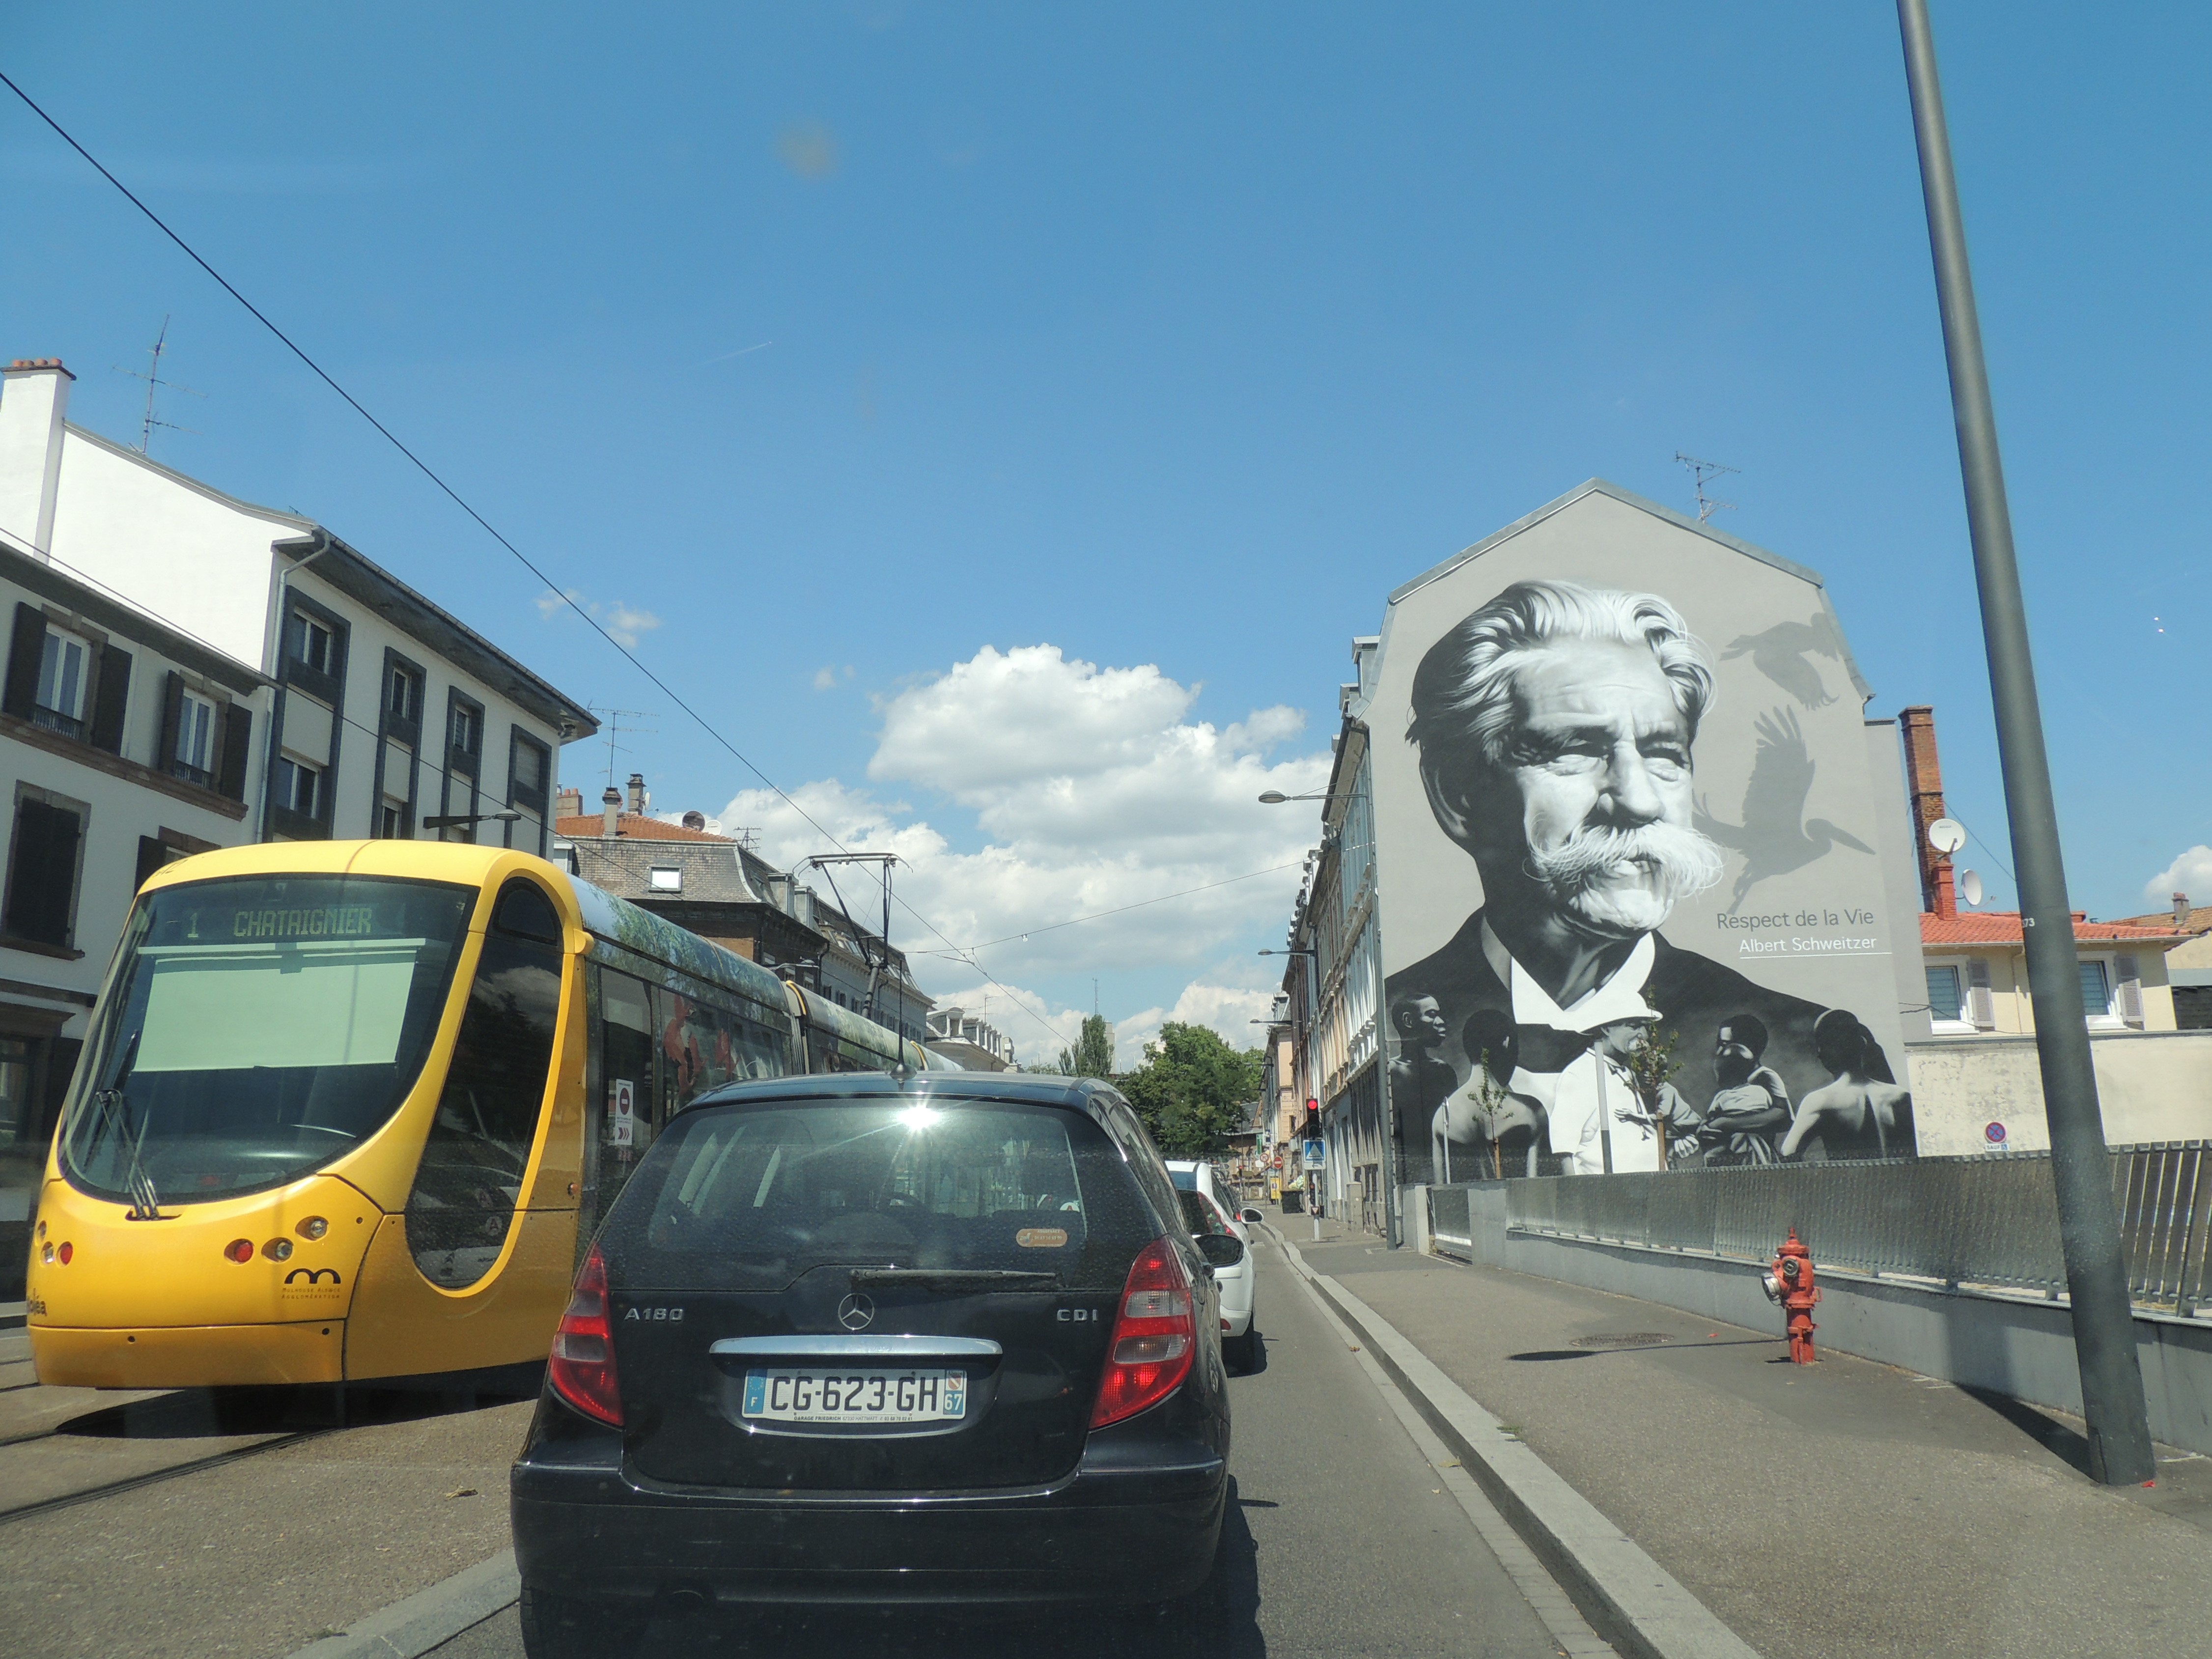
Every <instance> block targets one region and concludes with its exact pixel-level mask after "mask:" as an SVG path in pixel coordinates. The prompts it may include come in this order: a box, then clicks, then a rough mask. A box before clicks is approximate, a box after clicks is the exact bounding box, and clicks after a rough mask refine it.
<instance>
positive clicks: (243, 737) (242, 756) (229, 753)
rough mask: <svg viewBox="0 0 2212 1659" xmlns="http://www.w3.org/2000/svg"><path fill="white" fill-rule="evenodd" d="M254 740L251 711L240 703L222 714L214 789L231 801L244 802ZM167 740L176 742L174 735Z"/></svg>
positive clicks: (228, 704) (225, 706)
mask: <svg viewBox="0 0 2212 1659" xmlns="http://www.w3.org/2000/svg"><path fill="white" fill-rule="evenodd" d="M252 738H253V711H252V709H251V708H247V707H246V705H245V704H244V703H242V702H234V703H227V704H225V705H224V707H223V711H222V739H221V742H222V755H221V756H220V757H218V758H217V760H216V780H215V787H216V788H217V789H219V790H221V791H222V793H224V794H226V795H228V796H229V797H230V798H231V799H233V800H244V799H246V750H247V749H248V748H249V747H250V746H251V745H252ZM170 741H171V742H172V743H174V742H175V741H176V738H175V736H174V734H172V735H171V737H170Z"/></svg>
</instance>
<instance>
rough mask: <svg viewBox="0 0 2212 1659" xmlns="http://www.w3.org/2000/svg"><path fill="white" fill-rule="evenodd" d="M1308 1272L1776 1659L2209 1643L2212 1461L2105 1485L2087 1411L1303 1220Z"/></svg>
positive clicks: (2178, 1456)
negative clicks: (1793, 1351) (2036, 1405)
mask: <svg viewBox="0 0 2212 1659" xmlns="http://www.w3.org/2000/svg"><path fill="white" fill-rule="evenodd" d="M1271 1220H1273V1221H1274V1224H1275V1225H1276V1226H1277V1227H1278V1229H1279V1232H1280V1235H1281V1237H1283V1238H1284V1239H1285V1241H1286V1242H1287V1243H1289V1244H1290V1245H1291V1247H1292V1249H1294V1251H1295V1252H1296V1253H1297V1255H1298V1256H1299V1257H1300V1258H1301V1259H1302V1260H1303V1261H1304V1263H1305V1265H1306V1267H1308V1268H1309V1269H1310V1271H1311V1272H1312V1273H1316V1274H1319V1275H1322V1276H1324V1278H1325V1279H1326V1280H1327V1281H1328V1283H1327V1284H1325V1285H1324V1286H1323V1288H1324V1290H1327V1289H1329V1288H1332V1287H1334V1289H1336V1290H1337V1291H1339V1292H1340V1293H1348V1295H1349V1296H1350V1297H1356V1298H1357V1299H1358V1302H1359V1303H1362V1304H1364V1305H1365V1306H1366V1308H1368V1309H1369V1310H1372V1312H1373V1314H1374V1315H1376V1316H1380V1317H1381V1318H1382V1319H1383V1320H1384V1321H1386V1322H1388V1323H1389V1325H1390V1326H1392V1327H1394V1328H1395V1330H1396V1331H1397V1332H1398V1333H1399V1334H1400V1335H1401V1336H1402V1337H1404V1338H1405V1339H1406V1340H1408V1341H1409V1342H1411V1343H1412V1344H1413V1346H1414V1347H1415V1348H1417V1349H1418V1350H1419V1352H1421V1353H1422V1354H1424V1355H1425V1356H1426V1357H1427V1358H1428V1359H1429V1360H1430V1361H1431V1363H1432V1364H1434V1365H1435V1366H1436V1367H1437V1369H1438V1370H1441V1371H1442V1372H1443V1374H1444V1375H1445V1376H1448V1377H1449V1379H1450V1380H1451V1381H1452V1382H1453V1383H1456V1384H1457V1385H1458V1386H1459V1387H1460V1388H1461V1389H1464V1390H1465V1391H1466V1393H1467V1394H1468V1395H1471V1396H1473V1398H1474V1400H1475V1401H1478V1402H1480V1405H1481V1406H1483V1407H1486V1409H1487V1410H1489V1411H1490V1412H1492V1413H1494V1414H1496V1415H1497V1416H1498V1417H1499V1418H1501V1419H1504V1422H1505V1423H1506V1424H1509V1425H1512V1426H1513V1428H1514V1431H1516V1433H1517V1435H1518V1437H1519V1438H1520V1439H1521V1440H1522V1442H1524V1443H1526V1444H1527V1445H1528V1447H1529V1448H1530V1449H1533V1450H1534V1451H1535V1452H1536V1453H1537V1455H1539V1456H1540V1457H1541V1459H1542V1460H1543V1461H1544V1462H1546V1463H1547V1464H1548V1465H1549V1466H1550V1467H1551V1468H1553V1470H1555V1471H1556V1472H1557V1473H1558V1474H1559V1475H1560V1476H1562V1477H1563V1478H1565V1480H1566V1481H1567V1482H1568V1483H1569V1484H1570V1485H1571V1486H1573V1487H1575V1488H1576V1489H1577V1491H1579V1492H1581V1493H1582V1494H1583V1497H1585V1498H1588V1499H1589V1501H1590V1502H1591V1503H1592V1504H1595V1505H1596V1507H1597V1508H1598V1509H1599V1510H1601V1511H1602V1512H1603V1514H1604V1515H1605V1516H1606V1517H1607V1519H1608V1520H1610V1521H1611V1522H1613V1523H1614V1524H1615V1525H1616V1526H1618V1527H1620V1528H1621V1529H1622V1530H1623V1531H1624V1532H1626V1534H1628V1536H1629V1537H1630V1538H1632V1539H1633V1540H1634V1541H1636V1542H1637V1543H1638V1544H1639V1545H1641V1546H1642V1547H1643V1548H1644V1550H1645V1551H1646V1552H1647V1553H1649V1554H1650V1556H1651V1557H1652V1558H1653V1559H1655V1560H1656V1562H1657V1563H1658V1564H1659V1565H1661V1566H1662V1567H1663V1568H1664V1569H1666V1571H1668V1572H1669V1573H1671V1574H1672V1575H1674V1577H1675V1578H1677V1579H1678V1580H1680V1583H1682V1584H1683V1586H1684V1587H1686V1589H1688V1590H1689V1591H1690V1593H1691V1594H1692V1595H1694V1596H1696V1597H1697V1598H1698V1599H1699V1601H1702V1602H1703V1603H1704V1604H1705V1607H1708V1608H1710V1609H1711V1611H1712V1613H1715V1614H1717V1616H1718V1617H1719V1618H1720V1619H1721V1620H1723V1622H1725V1623H1726V1624H1727V1625H1728V1626H1729V1627H1730V1628H1731V1629H1733V1630H1734V1631H1735V1632H1736V1634H1737V1635H1739V1636H1741V1637H1742V1638H1744V1640H1745V1641H1747V1642H1748V1643H1749V1644H1751V1645H1752V1646H1753V1647H1754V1648H1756V1649H1758V1650H1759V1651H1760V1652H1761V1653H1762V1654H1765V1655H1767V1656H1769V1659H1861V1656H1872V1655H1877V1654H1878V1655H1885V1656H1887V1655H1899V1654H1911V1655H1915V1656H1919V1655H1985V1654H1986V1655H2002V1656H2006V1659H2014V1656H2018V1659H2044V1656H2049V1659H2062V1656H2063V1659H2087V1656H2102V1655H2112V1656H2121V1655H2125V1656H2129V1659H2143V1656H2153V1655H2166V1654H2172V1655H2176V1656H2181V1655H2191V1656H2193V1655H2197V1654H2201V1653H2203V1652H2205V1651H2206V1650H2208V1646H2212V1636H2208V1634H2207V1617H2206V1614H2207V1606H2206V1599H2205V1598H2206V1595H2207V1592H2208V1589H2212V1459H2206V1458H2203V1457H2197V1456H2195V1455H2191V1454H2188V1453H2179V1452H2175V1451H2173V1450H2172V1449H2171V1448H2165V1447H2161V1448H2160V1466H2159V1482H2158V1485H2157V1486H2156V1487H2155V1488H2154V1489H2152V1490H2141V1489H2133V1488H2130V1489H2126V1490H2114V1489H2111V1488H2105V1487H2099V1486H2092V1485H2090V1484H2089V1482H2088V1481H2087V1480H2086V1479H2085V1478H2084V1477H2083V1476H2082V1475H2081V1474H2080V1473H2078V1472H2077V1469H2076V1468H2075V1463H2076V1462H2079V1460H2080V1455H2081V1437H2080V1433H2079V1429H2080V1425H2079V1422H2078V1420H2075V1421H2069V1420H2068V1419H2064V1418H2063V1417H2060V1416H2058V1415H2057V1414H2055V1413H2046V1412H2043V1411H2039V1410H2035V1409H2033V1408H2029V1407H2021V1406H2019V1405H2016V1404H2015V1403H2013V1402H2010V1401H2001V1400H1994V1399H1991V1400H1984V1399H1982V1398H1979V1397H1978V1396H1976V1395H1970V1394H1967V1393H1966V1392H1964V1391H1962V1390H1960V1389H1956V1388H1953V1387H1951V1386H1950V1385H1948V1384H1946V1383H1935V1382H1932V1381H1930V1380H1929V1379H1927V1378H1924V1377H1920V1376H1915V1375H1913V1374H1912V1373H1911V1372H1907V1371H1902V1370H1894V1369H1893V1368H1891V1367H1888V1366H1884V1365H1878V1364H1872V1363H1869V1362H1868V1361H1864V1360H1859V1359H1854V1358H1848V1357H1844V1356H1837V1357H1834V1358H1826V1359H1823V1360H1822V1361H1821V1362H1820V1364H1817V1365H1813V1366H1794V1365H1791V1364H1789V1363H1788V1361H1787V1358H1786V1357H1785V1356H1786V1353H1787V1348H1786V1345H1785V1344H1784V1343H1783V1342H1782V1341H1781V1340H1780V1339H1779V1337H1778V1335H1777V1334H1776V1333H1777V1332H1778V1331H1779V1329H1780V1319H1779V1316H1777V1321H1776V1325H1775V1329H1774V1331H1747V1330H1741V1329H1737V1328H1734V1327H1728V1326H1722V1327H1716V1326H1713V1325H1711V1324H1710V1323H1707V1322H1702V1321H1699V1320H1697V1319H1695V1318H1693V1317H1692V1316H1689V1315H1686V1314H1681V1313H1678V1312H1675V1311H1674V1310H1672V1309H1668V1308H1662V1307H1659V1306H1656V1305H1655V1304H1650V1303H1644V1302H1638V1301H1636V1300H1633V1299H1632V1298H1629V1297H1619V1296H1609V1295H1607V1294H1605V1293H1603V1292H1601V1291H1589V1290H1584V1289H1583V1288H1581V1287H1579V1286H1576V1285H1564V1284H1559V1283H1556V1282H1554V1281H1552V1280H1548V1279H1531V1278H1526V1277H1523V1276H1522V1275H1519V1274H1516V1273H1506V1272H1504V1271H1501V1270H1498V1269H1495V1268H1486V1267H1463V1266H1461V1265H1458V1264H1456V1263H1452V1262H1448V1261H1443V1260H1440V1259H1438V1258H1436V1257H1427V1256H1419V1255H1414V1254H1413V1253H1412V1252H1410V1251H1407V1250H1395V1251H1393V1250H1389V1249H1384V1248H1383V1244H1382V1241H1381V1240H1379V1239H1376V1238H1374V1237H1371V1236H1370V1235H1366V1234H1361V1233H1356V1232H1355V1233H1352V1234H1351V1235H1350V1236H1349V1237H1347V1236H1346V1231H1345V1229H1343V1228H1342V1227H1341V1226H1340V1225H1337V1224H1335V1223H1334V1222H1333V1221H1327V1220H1325V1221H1324V1222H1323V1224H1322V1239H1323V1242H1322V1243H1321V1244H1320V1245H1318V1246H1316V1244H1314V1243H1312V1242H1311V1239H1312V1222H1311V1219H1310V1218H1308V1217H1304V1216H1283V1217H1280V1218H1271Z"/></svg>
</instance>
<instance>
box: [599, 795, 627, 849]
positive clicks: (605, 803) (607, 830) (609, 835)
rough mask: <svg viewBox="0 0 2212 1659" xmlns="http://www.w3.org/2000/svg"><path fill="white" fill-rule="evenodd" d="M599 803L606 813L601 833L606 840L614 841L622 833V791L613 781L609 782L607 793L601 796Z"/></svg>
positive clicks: (600, 829)
mask: <svg viewBox="0 0 2212 1659" xmlns="http://www.w3.org/2000/svg"><path fill="white" fill-rule="evenodd" d="M599 804H600V805H601V807H602V808H604V809H605V813H606V817H605V820H604V821H603V822H602V823H601V825H600V828H599V834H600V835H601V836H603V837H605V839H606V840H608V841H612V840H613V839H614V838H615V837H616V836H619V835H620V834H622V791H621V790H619V789H617V788H616V787H614V785H612V784H609V785H608V786H607V792H606V793H605V794H604V795H601V796H600V797H599Z"/></svg>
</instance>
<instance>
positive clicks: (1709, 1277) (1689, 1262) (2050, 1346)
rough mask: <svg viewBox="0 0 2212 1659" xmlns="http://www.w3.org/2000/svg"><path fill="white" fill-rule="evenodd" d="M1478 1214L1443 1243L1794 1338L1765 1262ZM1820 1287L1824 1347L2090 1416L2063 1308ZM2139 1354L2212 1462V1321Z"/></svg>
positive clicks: (1840, 1280) (2158, 1322)
mask: <svg viewBox="0 0 2212 1659" xmlns="http://www.w3.org/2000/svg"><path fill="white" fill-rule="evenodd" d="M1427 1199H1428V1190H1427V1188H1418V1187H1417V1188H1407V1189H1406V1214H1407V1218H1408V1223H1409V1226H1408V1231H1409V1233H1410V1231H1411V1225H1410V1224H1411V1221H1412V1218H1413V1217H1414V1216H1415V1215H1417V1214H1418V1215H1420V1216H1422V1217H1424V1218H1425V1216H1426V1214H1427V1211H1428V1203H1427ZM1468 1221H1469V1224H1470V1225H1469V1228H1468V1233H1469V1236H1470V1239H1471V1243H1468V1245H1465V1246H1462V1245H1459V1244H1456V1243H1447V1242H1443V1241H1435V1242H1432V1243H1431V1245H1430V1248H1431V1249H1432V1250H1433V1251H1435V1252H1437V1253H1439V1254H1444V1255H1453V1256H1457V1257H1462V1258H1464V1259H1467V1260H1471V1261H1476V1262H1479V1263H1481V1264H1483V1265H1485V1266H1488V1267H1505V1268H1510V1270H1511V1271H1513V1272H1515V1273H1528V1274H1532V1275H1534V1277H1536V1278H1539V1279H1560V1280H1563V1281H1565V1283H1567V1284H1570V1285H1587V1286H1589V1288H1590V1289H1592V1290H1599V1291H1613V1292H1614V1293H1616V1294H1618V1295H1622V1296H1632V1297H1639V1298H1641V1299H1642V1300H1644V1301H1646V1302H1656V1303H1658V1304H1661V1305H1662V1306H1663V1307H1669V1308H1680V1309H1681V1310H1683V1311H1684V1312H1686V1313H1694V1314H1698V1315H1699V1316H1702V1317H1705V1318H1708V1319H1717V1320H1722V1321H1724V1322H1727V1323H1729V1324H1732V1325H1741V1326H1745V1327H1747V1328H1750V1329H1753V1330H1771V1331H1773V1332H1774V1333H1775V1334H1777V1335H1778V1336H1779V1335H1780V1334H1781V1330H1782V1316H1781V1313H1780V1311H1779V1310H1778V1309H1776V1308H1775V1307H1774V1306H1773V1304H1771V1303H1769V1302H1768V1301H1767V1299H1766V1297H1765V1293H1764V1292H1763V1291H1761V1290H1760V1289H1759V1276H1760V1274H1761V1273H1763V1272H1764V1271H1765V1270H1764V1268H1763V1267H1761V1266H1759V1264H1757V1263H1753V1262H1747V1261H1729V1260H1724V1259H1723V1258H1721V1257H1718V1256H1711V1255H1691V1254H1688V1253H1686V1252H1683V1253H1677V1252H1674V1251H1672V1250H1653V1249H1642V1248H1639V1247H1638V1246H1634V1245H1626V1244H1601V1243H1595V1242H1593V1241H1589V1240H1583V1239H1570V1238H1553V1237H1546V1236H1544V1235H1541V1234H1533V1233H1521V1232H1510V1231H1507V1229H1506V1225H1505V1193H1504V1188H1503V1187H1502V1186H1491V1187H1474V1188H1469V1189H1468ZM1423 1231H1424V1233H1425V1231H1426V1229H1425V1224H1424V1228H1423ZM1816 1266H1817V1263H1816ZM1820 1287H1821V1291H1822V1296H1821V1300H1820V1308H1819V1310H1818V1311H1817V1314H1816V1316H1815V1317H1816V1318H1817V1319H1818V1321H1819V1326H1820V1334H1819V1336H1818V1338H1817V1339H1816V1341H1817V1342H1818V1343H1819V1344H1820V1345H1821V1346H1827V1347H1832V1348H1835V1349H1837V1350H1838V1351H1839V1352H1844V1353H1851V1354H1857V1355H1858V1356H1860V1357H1861V1358H1866V1359H1874V1360H1879V1361H1881V1362H1882V1363H1883V1364H1891V1365H1901V1366H1904V1367H1905V1369H1906V1370H1914V1371H1918V1372H1919V1373H1920V1374H1921V1375H1923V1376H1933V1377H1939V1378H1941V1379H1942V1380H1943V1381H1944V1382H1947V1383H1958V1384H1960V1386H1962V1387H1966V1388H1976V1389H1990V1391H1992V1392H1994V1393H1996V1394H2000V1395H2005V1396H2007V1397H2008V1398H2010V1399H2014V1400H2021V1401H2027V1402H2028V1403H2029V1404H2031V1405H2037V1406H2050V1407H2057V1409H2059V1410H2061V1411H2067V1412H2073V1413H2079V1412H2080V1411H2081V1374H2080V1372H2079V1371H2078V1370H2077V1369H2076V1368H2075V1359H2074V1333H2073V1325H2072V1321H2071V1318H2070V1316H2069V1313H2068V1310H2067V1309H2066V1307H2065V1305H2064V1304H2063V1303H2057V1302H2045V1301H2032V1300H2028V1299H2026V1298H2018V1297H2009V1296H2002V1295H1992V1294H1990V1293H1988V1292H1985V1291H1964V1290H1961V1291H1950V1290H1945V1289H1943V1288H1942V1287H1941V1286H1936V1285H1920V1284H1915V1283H1911V1282H1907V1281H1905V1280H1901V1279H1871V1278H1868V1277H1866V1276H1864V1275H1862V1274H1857V1273H1840V1272H1834V1271H1831V1270H1826V1269H1823V1270H1821V1272H1820ZM2136 1352H2137V1354H2138V1355H2139V1356H2140V1358H2141V1360H2142V1373H2143V1393H2144V1396H2145V1399H2146V1401H2147V1402H2148V1406H2149V1409H2150V1427H2151V1433H2152V1435H2153V1436H2154V1437H2156V1438H2157V1439H2159V1440H2161V1441H2164V1442H2165V1443H2166V1444H2168V1445H2172V1446H2179V1447H2181V1448H2183V1449H2185V1450H2188V1451H2194V1452H2202V1453H2204V1454H2206V1455H2212V1320H2203V1319H2175V1318H2171V1317H2167V1316H2162V1315H2155V1314H2137V1315H2136Z"/></svg>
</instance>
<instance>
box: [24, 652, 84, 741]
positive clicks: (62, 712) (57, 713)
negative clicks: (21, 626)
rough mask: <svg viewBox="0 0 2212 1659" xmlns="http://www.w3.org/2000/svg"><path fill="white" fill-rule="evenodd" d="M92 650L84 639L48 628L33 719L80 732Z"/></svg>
mask: <svg viewBox="0 0 2212 1659" xmlns="http://www.w3.org/2000/svg"><path fill="white" fill-rule="evenodd" d="M90 660H91V653H90V652H89V650H88V647H86V645H85V642H84V641H82V640H81V639H78V638H77V637H76V635H71V634H64V633H62V632H60V631H58V629H52V628H49V629H46V649H45V650H44V651H43V652H42V653H40V658H39V694H38V701H37V703H36V705H35V706H34V707H33V709H32V712H31V718H32V719H33V720H34V721H36V722H37V723H38V724H39V725H40V726H46V727H48V728H49V729H50V730H52V731H56V732H66V733H67V734H68V735H69V736H70V737H76V736H78V735H80V733H81V732H82V729H83V726H84V690H85V680H86V678H87V676H86V666H87V665H88V663H89V662H90Z"/></svg>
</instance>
